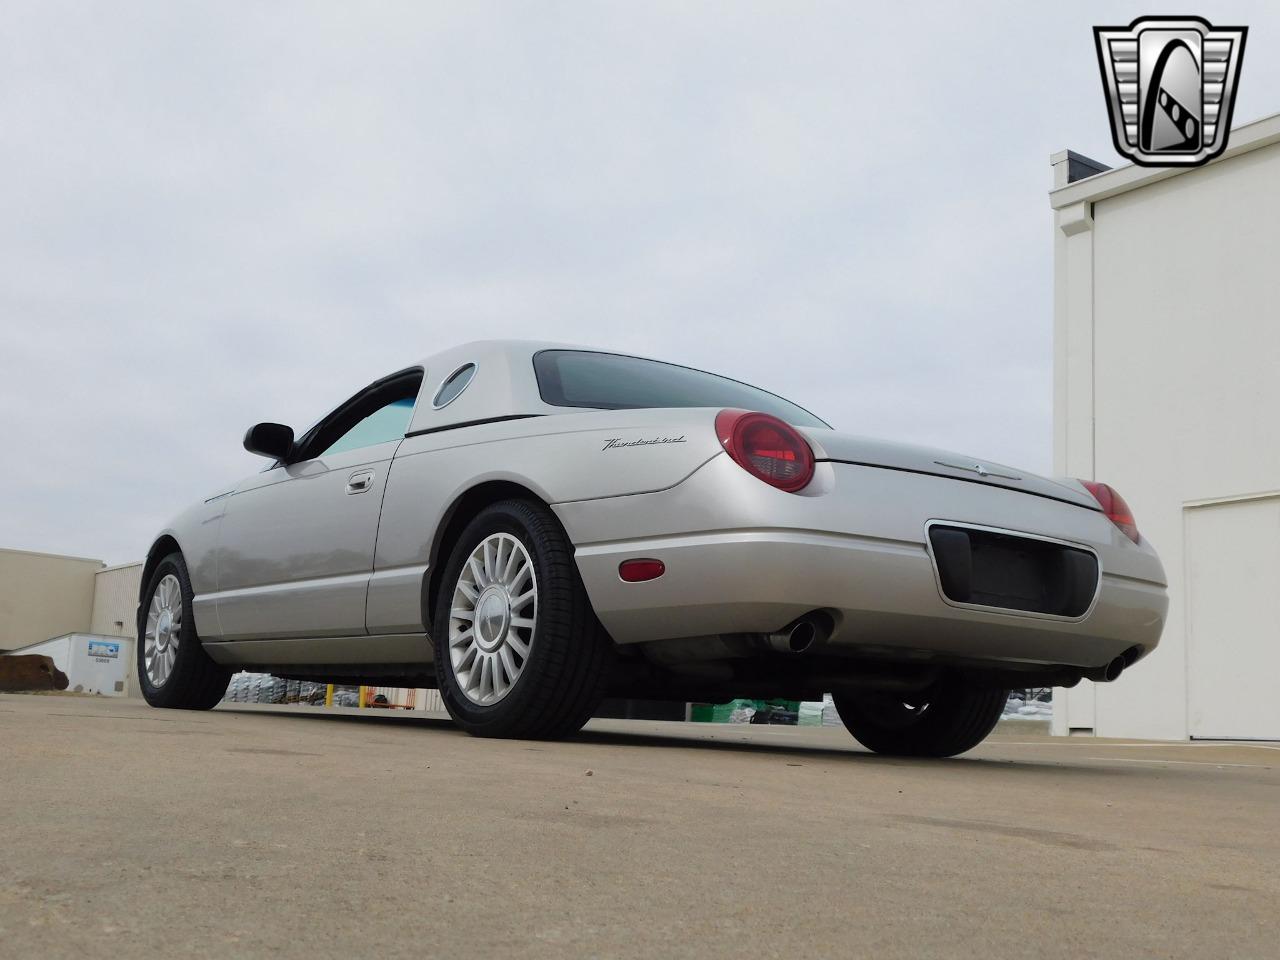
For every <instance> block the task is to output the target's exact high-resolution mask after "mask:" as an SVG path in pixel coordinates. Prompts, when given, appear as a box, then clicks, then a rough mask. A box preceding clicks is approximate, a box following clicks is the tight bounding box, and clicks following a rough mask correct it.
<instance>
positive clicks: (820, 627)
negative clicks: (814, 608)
mask: <svg viewBox="0 0 1280 960" xmlns="http://www.w3.org/2000/svg"><path fill="white" fill-rule="evenodd" d="M831 630H832V623H831V618H830V617H828V616H827V615H826V614H824V613H819V612H814V613H806V614H805V615H804V616H803V617H800V618H798V619H796V620H793V621H792V622H791V623H789V624H788V625H787V626H785V627H783V628H782V629H781V630H779V631H778V632H777V633H770V634H768V635H766V637H765V639H766V640H767V641H768V643H769V646H770V647H771V648H772V649H774V650H777V651H778V652H780V653H804V652H805V651H806V650H808V649H809V648H810V647H812V646H813V645H814V644H816V643H822V642H823V641H825V640H826V639H827V637H829V636H831Z"/></svg>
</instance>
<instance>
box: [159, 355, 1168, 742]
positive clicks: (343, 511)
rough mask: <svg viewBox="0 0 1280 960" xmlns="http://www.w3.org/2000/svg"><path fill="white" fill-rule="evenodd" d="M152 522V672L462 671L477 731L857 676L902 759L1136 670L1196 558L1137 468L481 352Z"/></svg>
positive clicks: (675, 382)
mask: <svg viewBox="0 0 1280 960" xmlns="http://www.w3.org/2000/svg"><path fill="white" fill-rule="evenodd" d="M244 444H245V447H246V448H247V449H248V450H250V451H252V452H253V453H256V454H261V455H262V456H264V457H266V458H267V459H268V460H269V461H270V463H269V465H268V466H267V468H266V469H264V470H262V471H261V472H259V473H255V474H252V475H251V476H249V477H246V478H244V479H243V480H241V481H239V482H238V483H235V484H234V485H232V486H230V487H227V488H226V489H223V490H220V491H218V492H217V493H216V494H215V495H214V496H211V497H209V498H208V499H206V500H203V501H201V502H200V503H198V504H196V505H195V506H193V507H192V508H191V509H189V510H188V511H186V512H185V513H183V514H182V515H181V516H179V517H178V518H177V519H175V520H174V521H173V523H172V524H171V525H170V526H169V527H168V528H166V529H165V530H164V531H163V532H162V533H161V534H160V536H159V537H158V538H157V539H156V541H155V543H154V544H153V545H152V547H151V550H150V552H149V554H148V556H147V561H146V567H145V571H144V574H143V588H142V595H141V598H140V605H139V611H138V630H139V636H140V642H139V643H138V657H139V663H138V675H139V677H140V679H141V685H142V688H143V691H144V693H145V696H146V698H147V700H148V702H150V703H151V704H152V705H154V706H159V707H180V708H188V709H193V708H194V709H203V708H209V707H212V706H213V705H214V704H216V703H217V702H218V701H219V700H220V699H221V697H222V696H223V693H224V692H225V690H226V688H227V683H228V679H229V677H230V676H231V674H232V673H233V672H234V671H237V670H248V669H252V670H258V671H263V672H268V673H272V674H275V675H277V676H283V677H288V678H294V679H302V680H316V681H329V682H335V683H351V684H354V683H378V684H390V685H403V686H431V687H438V688H439V690H440V694H441V697H442V699H443V701H444V703H445V705H446V707H447V708H448V710H449V713H450V714H451V715H452V716H453V718H454V720H455V721H456V722H457V723H458V724H459V725H460V726H461V727H463V728H464V729H466V730H468V731H470V732H471V733H475V734H481V735H485V736H497V737H541V738H550V737H563V736H566V735H569V734H571V733H573V732H574V731H576V730H578V729H579V728H580V727H581V726H582V724H583V723H585V722H586V720H587V719H588V718H589V717H591V715H592V713H593V711H594V710H595V709H596V708H597V707H598V705H599V703H600V701H601V699H602V698H604V697H606V696H610V697H636V698H652V699H667V700H678V701H710V702H720V701H725V700H729V699H732V698H735V697H764V698H771V697H786V698H789V699H820V698H821V696H822V694H823V693H825V692H831V693H832V694H833V696H834V699H835V703H836V706H837V708H838V710H839V712H840V716H841V718H842V719H843V720H844V723H845V725H846V726H847V727H848V728H849V730H850V732H851V733H852V734H853V735H854V736H855V737H856V738H857V739H858V740H859V741H860V742H861V743H863V744H864V745H865V746H867V747H868V748H870V749H872V750H876V751H880V752H884V753H895V754H910V755H926V756H948V755H952V754H956V753H960V752H962V751H964V750H968V749H969V748H971V747H973V746H975V745H976V744H978V743H979V742H980V741H981V740H982V739H983V738H984V737H985V736H986V735H987V734H988V733H989V732H990V730H991V729H992V727H993V726H994V724H995V722H996V720H997V718H998V717H999V715H1000V711H1001V706H1002V704H1003V703H1004V700H1005V692H1006V690H1007V689H1008V688H1010V687H1029V686H1049V685H1057V686H1069V685H1071V684H1074V683H1076V682H1078V681H1079V680H1080V679H1081V678H1088V679H1090V680H1097V681H1110V680H1115V679H1116V678H1117V677H1118V676H1119V675H1120V673H1121V672H1122V671H1123V670H1124V669H1125V668H1127V667H1128V666H1130V665H1131V664H1133V663H1134V662H1135V661H1136V660H1138V659H1139V658H1140V657H1143V656H1146V655H1147V654H1149V653H1150V652H1151V651H1152V650H1153V649H1154V648H1155V646H1156V644H1157V642H1158V641H1159V639H1160V631H1161V628H1162V626H1163V622H1164V617H1165V612H1166V607H1167V599H1166V593H1165V576H1164V571H1163V569H1162V568H1161V565H1160V561H1159V559H1158V558H1157V556H1156V553H1155V551H1154V550H1153V549H1152V548H1151V545H1150V544H1149V543H1148V542H1147V541H1146V540H1144V539H1143V538H1142V537H1141V536H1140V534H1139V533H1138V530H1137V527H1136V526H1135V524H1134V521H1133V517H1132V514H1131V513H1130V511H1129V508H1128V507H1127V505H1126V504H1125V503H1124V501H1123V499H1121V497H1120V495H1119V494H1118V493H1116V492H1115V491H1114V490H1113V489H1111V488H1110V487H1108V486H1107V485H1105V484H1101V483H1092V482H1086V481H1079V480H1069V479H1058V480H1051V479H1046V478H1044V477H1039V476H1034V475H1032V474H1030V473H1027V472H1026V471H1024V470H1018V469H1014V468H1010V467H1004V466H1001V465H999V464H994V463H990V462H987V461H983V460H975V459H973V458H971V457H965V456H960V455H958V454H954V453H947V452H944V451H940V450H928V449H923V448H919V447H914V446H905V445H902V444H897V443H888V442H884V441H880V440H870V439H866V438H863V437H858V436H852V435H850V434H846V433H839V432H837V431H835V430H833V429H831V427H830V426H829V425H828V424H826V423H824V422H823V421H822V420H820V419H819V418H818V417H816V416H814V415H813V414H811V413H809V412H808V411H806V410H804V409H802V408H800V407H798V406H796V405H795V404H793V403H790V402H788V401H786V400H784V399H782V398H781V397H778V396H775V395H773V394H771V393H767V392H765V391H764V390H761V389H758V388H756V387H752V386H748V385H747V384H744V383H740V382H738V381H735V380H730V379H727V378H725V377H720V376H715V375H713V374H710V373H704V372H702V371H699V370H693V369H690V368H688V367H682V366H677V365H674V364H668V363H660V362H657V361H654V360H646V359H641V358H637V357H630V356H622V355H619V354H612V353H604V352H599V351H593V350H586V349H581V348H575V347H568V346H561V345H555V344H539V343H526V342H514V341H494V342H482V343H471V344H467V345H465V346H461V347H458V348H456V349H452V350H448V351H445V352H443V353H440V354H437V355H435V356H432V357H428V358H427V359H426V360H423V361H422V362H421V363H418V364H416V365H414V366H411V367H408V368H406V369H404V370H401V371H400V372H398V373H394V374H392V375H391V376H388V377H386V378H384V379H382V380H379V381H378V382H376V383H373V384H370V385H369V386H368V387H367V388H365V389H364V390H362V391H360V392H359V393H357V394H356V395H355V396H353V397H351V398H350V399H348V400H346V401H345V402H344V403H342V404H340V405H339V406H338V407H336V408H335V409H334V410H333V412H332V413H330V414H328V415H327V416H325V417H324V418H323V419H321V420H320V422H319V423H317V424H316V425H315V426H314V427H312V428H311V429H309V430H307V431H306V432H305V433H304V434H302V436H300V437H299V436H295V434H294V431H293V430H291V429H290V428H289V427H287V426H283V425H280V424H275V423H260V424H258V425H256V426H254V427H253V428H251V429H250V430H249V431H248V433H247V434H246V436H245V441H244Z"/></svg>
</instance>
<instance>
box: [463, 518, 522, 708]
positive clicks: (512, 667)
mask: <svg viewBox="0 0 1280 960" xmlns="http://www.w3.org/2000/svg"><path fill="white" fill-rule="evenodd" d="M537 618H538V581H537V575H536V574H535V572H534V569H533V560H532V559H531V558H530V556H529V552H528V550H526V549H525V546H524V544H523V543H521V542H520V540H519V539H518V538H516V537H515V536H513V535H512V534H509V533H494V534H491V535H490V536H488V537H485V538H484V540H482V541H480V543H479V544H478V545H477V546H476V548H475V549H474V550H473V551H472V552H471V555H470V556H469V557H468V558H467V561H466V563H464V564H463V565H462V570H461V571H460V572H459V574H458V582H457V584H456V585H455V586H454V589H453V600H452V604H451V607H450V611H449V662H450V665H451V666H452V667H453V675H454V677H456V678H457V681H458V687H459V688H460V689H461V690H462V693H463V695H464V696H465V697H466V698H467V699H468V700H470V701H471V702H472V703H474V704H477V705H479V706H490V705H492V704H495V703H497V702H498V701H499V700H501V699H502V698H503V697H505V696H506V695H507V694H509V693H510V692H511V691H512V689H513V688H514V687H515V684H516V681H517V680H519V679H520V675H521V673H523V672H524V668H525V665H526V664H527V663H528V662H529V650H530V648H531V647H532V646H533V640H534V628H535V626H536V623H537Z"/></svg>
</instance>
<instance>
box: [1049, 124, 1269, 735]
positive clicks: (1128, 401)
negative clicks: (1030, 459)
mask: <svg viewBox="0 0 1280 960" xmlns="http://www.w3.org/2000/svg"><path fill="white" fill-rule="evenodd" d="M1053 163H1054V171H1055V189H1054V190H1053V192H1052V193H1051V194H1050V202H1051V205H1052V207H1053V211H1054V278H1055V281H1054V355H1055V368H1054V374H1055V375H1054V459H1055V464H1054V465H1055V472H1056V473H1058V474H1066V475H1068V476H1075V477H1082V478H1085V479H1099V480H1104V481H1106V482H1107V483H1110V484H1112V485H1113V486H1114V487H1115V488H1116V489H1118V490H1119V491H1120V493H1121V494H1122V495H1123V496H1124V497H1125V499H1126V500H1127V501H1128V502H1129V504H1130V506H1131V507H1132V508H1133V510H1134V513H1135V516H1136V518H1137V521H1138V526H1139V528H1140V529H1141V531H1142V533H1143V535H1144V536H1146V537H1148V538H1149V539H1150V540H1151V541H1152V542H1153V543H1154V544H1155V546H1156V548H1157V549H1158V550H1159V551H1160V555H1161V557H1162V558H1163V560H1164V565H1165V569H1166V572H1167V573H1168V576H1169V591H1170V609H1169V620H1168V624H1167V626H1166V627H1165V633H1164V638H1163V640H1162V642H1161V644H1160V647H1159V649H1158V650H1157V651H1156V652H1155V653H1154V654H1153V655H1152V656H1150V657H1149V658H1147V659H1146V660H1143V661H1142V662H1141V663H1139V664H1137V665H1136V666H1135V667H1134V668H1133V670H1132V672H1131V673H1126V674H1125V675H1124V676H1123V677H1122V678H1121V679H1120V680H1119V681H1118V682H1117V683H1114V684H1098V685H1095V684H1091V683H1089V682H1087V681H1086V682H1082V683H1081V684H1080V685H1079V686H1078V687H1076V688H1073V689H1071V690H1067V691H1057V696H1056V698H1055V709H1054V731H1055V732H1056V733H1060V734H1065V733H1068V732H1091V733H1094V734H1097V735H1099V736H1108V737H1153V738H1161V739H1185V738H1187V737H1192V738H1206V739H1216V738H1231V739H1280V116H1275V117H1270V118H1268V119H1265V120H1261V121H1258V122H1257V123H1251V124H1249V125H1247V126H1244V127H1239V128H1237V129H1236V130H1234V131H1233V132H1232V134H1231V139H1230V145H1229V147H1228V149H1227V151H1226V152H1225V154H1224V155H1223V156H1222V157H1221V158H1220V159H1218V160H1216V161H1215V162H1213V163H1211V164H1209V165H1207V166H1204V167H1199V168H1193V169H1152V168H1146V167H1136V166H1126V167H1122V168H1120V169H1117V170H1110V171H1106V172H1102V173H1095V171H1096V170H1097V169H1099V168H1100V165H1097V164H1093V162H1092V161H1088V160H1087V159H1085V158H1082V157H1079V156H1078V155H1075V154H1068V153H1065V152H1064V153H1062V154H1058V155H1055V157H1054V158H1053ZM1089 174H1094V175H1089ZM1081 175H1083V176H1085V179H1082V180H1078V182H1070V181H1071V180H1075V179H1076V177H1078V176H1081Z"/></svg>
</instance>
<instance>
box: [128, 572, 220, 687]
mask: <svg viewBox="0 0 1280 960" xmlns="http://www.w3.org/2000/svg"><path fill="white" fill-rule="evenodd" d="M192 597H193V593H192V590H191V578H190V577H189V576H188V575H187V564H186V561H184V560H183V559H182V554H180V553H171V554H169V555H168V556H167V557H165V558H164V559H163V560H161V561H160V562H159V563H158V564H156V568H155V570H154V571H153V572H152V574H151V579H150V580H149V581H148V582H147V589H146V592H145V593H143V595H142V603H141V604H140V605H139V607H138V644H137V646H138V650H137V654H138V656H137V665H138V685H139V686H140V687H141V688H142V696H143V697H144V698H145V699H146V701H147V703H149V704H151V706H153V707H173V708H176V709H179V710H209V709H211V708H213V707H215V706H217V704H218V701H219V700H221V699H222V696H223V694H225V693H226V692H227V684H228V682H230V680H231V671H230V670H228V669H227V668H226V667H222V666H219V665H218V664H216V663H214V662H213V661H212V660H211V659H209V655H208V654H207V653H205V651H204V647H203V646H201V645H200V637H199V636H198V635H197V634H196V625H195V620H194V618H193V617H192V616H191V600H192Z"/></svg>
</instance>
